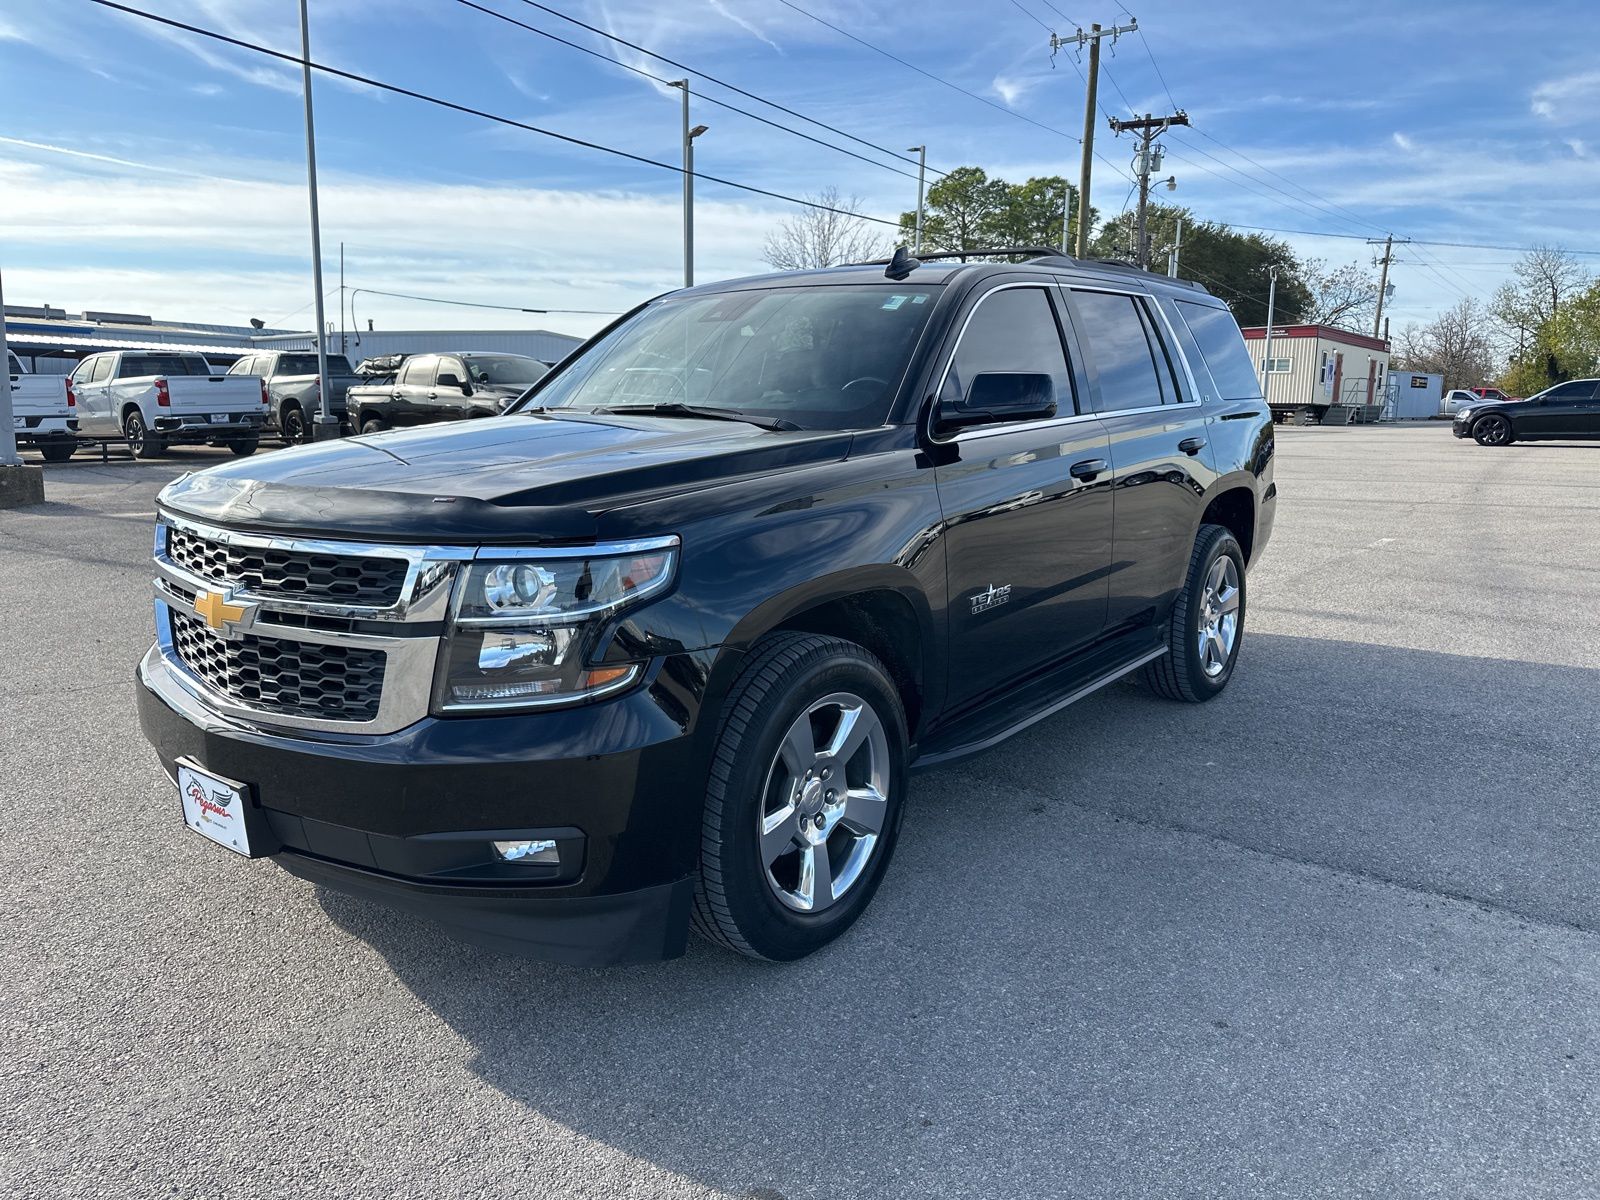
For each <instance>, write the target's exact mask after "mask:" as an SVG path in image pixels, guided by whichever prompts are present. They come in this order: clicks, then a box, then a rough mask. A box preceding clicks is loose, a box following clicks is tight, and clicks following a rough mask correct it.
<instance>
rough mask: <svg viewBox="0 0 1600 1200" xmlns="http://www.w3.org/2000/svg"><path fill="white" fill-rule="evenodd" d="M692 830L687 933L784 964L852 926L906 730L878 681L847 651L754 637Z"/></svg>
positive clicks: (893, 796) (899, 797)
mask: <svg viewBox="0 0 1600 1200" xmlns="http://www.w3.org/2000/svg"><path fill="white" fill-rule="evenodd" d="M723 713H724V715H723V719H722V725H721V729H720V732H719V734H718V738H717V745H716V750H715V752H714V754H713V756H712V763H711V773H710V779H709V780H708V783H707V788H706V805H705V814H704V818H703V822H702V825H701V839H700V873H699V878H698V880H697V881H696V886H695V903H694V914H693V921H694V927H695V929H696V931H697V932H699V933H700V934H702V935H703V936H704V937H706V938H708V939H710V940H711V941H713V942H716V943H717V944H718V945H720V946H723V947H725V948H727V949H729V950H733V951H735V952H737V953H739V954H744V955H747V956H749V957H751V958H764V959H770V960H773V961H777V962H788V961H792V960H794V959H797V958H803V957H804V956H805V955H807V954H810V953H812V952H813V951H816V950H819V949H821V948H822V947H823V946H825V945H827V944H828V943H829V942H831V941H833V940H834V939H835V938H837V937H839V936H840V935H841V934H842V933H844V931H845V930H846V929H848V928H849V927H850V926H851V925H852V924H854V923H855V920H856V918H858V917H859V916H860V915H861V913H862V911H863V910H864V909H865V908H866V906H867V904H868V903H869V902H870V901H871V899H872V896H873V893H875V892H876V891H877V889H878V884H879V883H880V882H881V881H882V879H883V874H884V871H885V869H886V868H887V867H888V864H889V859H890V857H891V855H892V854H893V851H894V844H895V841H896V838H897V837H898V835H899V831H900V817H901V813H902V810H903V802H904V798H905V788H906V746H907V741H908V739H907V734H906V721H905V712H904V709H903V707H902V705H901V702H900V695H899V692H898V691H897V690H896V688H895V686H894V683H893V681H892V680H891V679H890V677H889V673H888V672H887V671H886V670H885V669H884V667H883V664H882V663H880V662H879V661H878V660H877V659H876V658H874V657H873V656H872V655H871V654H870V653H869V652H868V651H866V650H865V649H863V648H862V647H861V646H858V645H856V644H855V643H854V642H847V641H844V640H843V639H841V638H834V637H823V636H821V635H819V634H810V633H781V634H774V635H771V636H768V637H765V638H762V639H761V640H760V641H759V642H757V643H756V644H755V646H754V647H753V648H752V649H751V652H750V655H749V659H748V661H747V662H746V664H745V666H744V669H743V670H742V671H741V672H740V674H739V678H738V680H737V681H736V682H735V683H734V685H733V689H732V691H731V692H730V693H729V695H728V699H727V702H726V704H725V706H724V709H723Z"/></svg>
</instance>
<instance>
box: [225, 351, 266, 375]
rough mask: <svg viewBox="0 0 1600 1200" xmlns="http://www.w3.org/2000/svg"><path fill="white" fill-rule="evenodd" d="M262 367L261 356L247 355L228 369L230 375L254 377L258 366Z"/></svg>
mask: <svg viewBox="0 0 1600 1200" xmlns="http://www.w3.org/2000/svg"><path fill="white" fill-rule="evenodd" d="M259 365H261V356H259V355H255V354H246V355H245V356H244V357H243V358H241V359H240V360H239V361H238V362H236V363H234V364H233V366H231V367H229V368H228V374H229V375H254V374H255V373H256V368H257V366H259Z"/></svg>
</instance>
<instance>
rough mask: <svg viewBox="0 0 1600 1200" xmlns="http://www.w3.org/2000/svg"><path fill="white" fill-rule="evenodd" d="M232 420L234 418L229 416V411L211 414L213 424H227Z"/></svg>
mask: <svg viewBox="0 0 1600 1200" xmlns="http://www.w3.org/2000/svg"><path fill="white" fill-rule="evenodd" d="M231 420H233V418H232V417H231V416H229V415H228V414H227V413H212V414H211V423H212V424H213V425H226V424H227V423H228V422H229V421H231Z"/></svg>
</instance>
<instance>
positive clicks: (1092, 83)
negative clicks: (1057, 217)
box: [1050, 17, 1139, 258]
mask: <svg viewBox="0 0 1600 1200" xmlns="http://www.w3.org/2000/svg"><path fill="white" fill-rule="evenodd" d="M1138 28H1139V22H1138V21H1137V20H1135V19H1133V18H1131V17H1130V18H1129V19H1128V23H1127V24H1126V25H1113V26H1112V27H1111V28H1110V29H1101V28H1100V26H1099V25H1098V24H1096V25H1091V26H1089V32H1088V33H1085V32H1084V31H1083V27H1082V26H1081V25H1080V26H1079V27H1078V31H1077V32H1076V33H1075V34H1073V35H1072V36H1071V37H1057V36H1056V35H1055V34H1054V33H1052V34H1051V35H1050V53H1051V55H1052V56H1054V55H1055V52H1056V51H1057V50H1060V49H1061V48H1062V47H1063V46H1076V47H1077V48H1078V49H1080V50H1082V49H1083V47H1084V44H1085V43H1087V44H1088V46H1089V74H1088V76H1087V77H1086V80H1085V85H1086V91H1085V94H1084V100H1083V157H1082V160H1081V162H1080V163H1079V165H1078V245H1077V249H1076V253H1077V256H1078V257H1079V258H1088V257H1089V182H1090V179H1089V177H1090V174H1091V173H1092V172H1091V168H1092V167H1093V164H1094V114H1095V95H1096V93H1097V91H1098V89H1099V87H1100V39H1101V38H1107V37H1108V38H1110V39H1111V41H1112V44H1113V45H1115V44H1116V40H1117V38H1118V37H1120V36H1121V35H1122V34H1124V33H1133V32H1134V31H1135V30H1137V29H1138Z"/></svg>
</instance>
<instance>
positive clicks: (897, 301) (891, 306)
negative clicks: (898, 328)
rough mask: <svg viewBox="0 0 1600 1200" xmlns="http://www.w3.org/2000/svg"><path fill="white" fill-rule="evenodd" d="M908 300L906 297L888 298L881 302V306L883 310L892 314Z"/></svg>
mask: <svg viewBox="0 0 1600 1200" xmlns="http://www.w3.org/2000/svg"><path fill="white" fill-rule="evenodd" d="M909 298H910V297H908V296H890V297H889V298H888V299H887V300H885V301H884V302H883V306H884V307H885V308H887V309H888V310H889V311H890V312H893V311H894V310H895V309H897V308H899V307H900V306H901V305H902V304H904V303H905V302H906V301H907V300H908V299H909Z"/></svg>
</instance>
